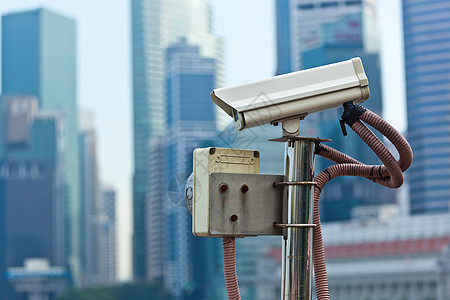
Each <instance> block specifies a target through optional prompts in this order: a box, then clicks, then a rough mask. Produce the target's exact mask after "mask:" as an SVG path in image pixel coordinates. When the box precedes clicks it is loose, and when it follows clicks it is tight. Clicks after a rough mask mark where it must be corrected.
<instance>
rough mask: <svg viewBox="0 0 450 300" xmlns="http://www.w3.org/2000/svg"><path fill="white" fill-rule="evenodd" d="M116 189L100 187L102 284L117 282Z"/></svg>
mask: <svg viewBox="0 0 450 300" xmlns="http://www.w3.org/2000/svg"><path fill="white" fill-rule="evenodd" d="M116 203H117V199H116V191H115V190H114V188H112V187H103V188H102V203H101V206H102V216H101V236H102V237H101V241H102V246H101V247H100V250H101V255H100V257H101V269H100V275H101V281H102V283H103V284H110V285H112V284H115V283H117V226H116V224H117V223H116V207H117V204H116Z"/></svg>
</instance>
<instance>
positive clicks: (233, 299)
mask: <svg viewBox="0 0 450 300" xmlns="http://www.w3.org/2000/svg"><path fill="white" fill-rule="evenodd" d="M222 244H223V270H224V273H225V285H226V287H227V294H228V299H230V300H241V294H240V292H239V285H238V281H237V275H236V251H235V238H234V237H232V236H230V237H224V238H223V240H222Z"/></svg>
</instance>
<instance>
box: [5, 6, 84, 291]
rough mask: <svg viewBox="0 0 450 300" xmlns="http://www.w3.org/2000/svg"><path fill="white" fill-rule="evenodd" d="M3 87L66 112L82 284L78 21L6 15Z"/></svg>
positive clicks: (72, 243) (71, 244)
mask: <svg viewBox="0 0 450 300" xmlns="http://www.w3.org/2000/svg"><path fill="white" fill-rule="evenodd" d="M2 92H3V94H4V95H32V96H35V97H37V99H38V102H39V108H40V110H42V111H46V112H48V111H54V112H59V113H61V115H62V116H63V132H64V141H63V142H64V147H65V151H64V164H65V170H64V184H65V191H66V192H65V195H64V199H65V208H66V220H67V224H66V225H67V248H66V250H67V253H68V260H69V266H70V270H71V274H72V279H73V281H74V283H75V284H78V283H79V282H80V274H81V270H80V266H81V265H80V224H79V219H80V185H79V163H78V157H79V156H78V135H77V95H76V24H75V21H74V20H72V19H70V18H67V17H64V16H61V15H59V14H56V13H54V12H51V11H49V10H46V9H36V10H31V11H25V12H18V13H11V14H7V15H4V16H3V17H2ZM0 126H1V125H0ZM3 147H4V146H1V147H0V156H1V155H2V153H3V152H4V150H5V149H4V148H3Z"/></svg>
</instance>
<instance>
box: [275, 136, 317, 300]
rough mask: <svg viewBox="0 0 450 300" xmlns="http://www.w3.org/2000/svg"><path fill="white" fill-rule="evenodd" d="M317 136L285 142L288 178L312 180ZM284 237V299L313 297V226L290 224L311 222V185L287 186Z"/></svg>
mask: <svg viewBox="0 0 450 300" xmlns="http://www.w3.org/2000/svg"><path fill="white" fill-rule="evenodd" d="M315 142H316V139H309V138H302V137H292V138H288V141H287V142H286V160H285V175H286V177H287V179H288V181H291V182H293V181H295V182H312V181H313V179H314V145H315ZM288 188H289V190H288V193H287V200H286V201H287V203H285V205H284V206H285V209H284V212H283V214H284V216H283V219H284V222H286V224H288V227H287V228H286V229H285V231H284V240H283V274H282V291H281V292H282V299H283V300H291V299H296V300H311V299H312V285H311V283H312V230H313V228H312V227H308V226H307V227H289V225H295V224H312V223H313V205H314V199H313V197H314V190H313V188H314V187H313V186H312V185H311V184H307V185H291V186H289V187H288Z"/></svg>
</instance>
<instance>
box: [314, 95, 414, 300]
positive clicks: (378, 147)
mask: <svg viewBox="0 0 450 300" xmlns="http://www.w3.org/2000/svg"><path fill="white" fill-rule="evenodd" d="M342 119H343V121H345V123H346V124H347V125H349V126H350V127H351V128H352V130H353V131H355V132H356V134H358V135H359V136H360V137H361V138H362V139H363V140H364V142H365V143H366V144H367V145H368V146H369V147H370V148H371V149H372V150H373V151H374V152H375V154H376V155H377V156H378V158H380V160H381V162H382V163H383V164H382V165H365V164H363V163H361V162H359V161H357V160H356V159H354V158H352V157H350V156H348V155H346V154H344V153H341V152H339V151H337V150H335V149H333V148H331V147H328V146H325V145H322V144H318V145H317V147H316V154H318V155H320V156H322V157H325V158H327V159H329V160H331V161H333V162H335V163H336V164H335V165H333V166H331V167H328V168H326V169H325V170H324V171H322V172H321V173H319V174H318V175H317V176H316V178H315V182H316V183H317V185H316V186H315V188H314V224H316V227H314V229H313V230H314V231H313V261H314V275H315V282H316V290H317V299H318V300H328V299H330V293H329V289H328V279H327V271H326V266H325V252H324V247H323V239H322V228H321V225H320V215H319V197H320V193H321V191H322V189H323V187H324V186H325V184H326V183H327V182H328V181H330V180H331V179H333V178H336V177H338V176H359V177H364V178H367V179H369V180H372V181H373V182H375V183H378V184H381V185H384V186H386V187H389V188H398V187H400V186H401V185H402V184H403V172H404V171H406V170H407V169H408V168H409V166H410V165H411V163H412V159H413V153H412V150H411V147H410V146H409V144H408V142H407V141H406V139H405V138H404V137H403V136H402V135H401V134H400V133H399V132H398V131H397V130H395V129H394V128H393V127H392V126H391V125H390V124H388V123H387V122H386V121H384V120H383V119H381V117H379V116H378V115H376V114H375V113H373V112H371V111H369V110H367V109H365V108H364V107H362V106H360V105H354V104H353V103H351V102H347V103H345V104H344V114H343V116H342ZM361 121H364V122H365V123H367V124H369V125H370V126H372V127H373V128H375V129H376V130H378V131H379V132H380V133H381V134H382V135H384V136H385V137H386V138H387V139H388V140H389V141H391V143H392V144H393V145H394V147H395V148H396V149H397V151H398V153H399V160H398V161H397V160H395V158H394V156H393V155H392V154H391V153H390V152H389V150H388V149H387V148H386V146H385V145H384V144H383V143H382V142H381V141H380V140H379V139H378V137H377V136H376V135H375V134H374V133H373V132H372V131H371V130H370V129H369V128H368V127H367V126H366V125H364V124H363V123H362V122H361Z"/></svg>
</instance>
